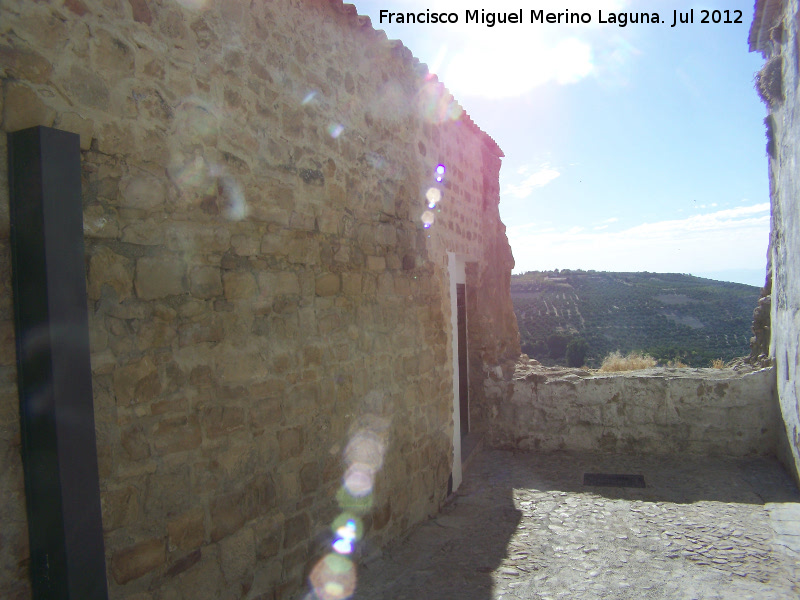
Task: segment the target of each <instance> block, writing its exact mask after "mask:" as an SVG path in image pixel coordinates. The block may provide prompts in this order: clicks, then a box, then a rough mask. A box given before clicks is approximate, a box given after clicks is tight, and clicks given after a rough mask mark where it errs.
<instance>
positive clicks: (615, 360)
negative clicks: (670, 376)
mask: <svg viewBox="0 0 800 600" xmlns="http://www.w3.org/2000/svg"><path fill="white" fill-rule="evenodd" d="M655 366H656V359H655V358H653V357H652V356H650V355H648V354H642V353H641V352H631V353H629V354H628V355H627V356H622V354H620V353H619V352H612V353H611V354H609V355H608V356H606V357H605V358H604V359H603V364H602V365H600V372H601V373H614V372H617V371H637V370H639V369H649V368H650V367H655Z"/></svg>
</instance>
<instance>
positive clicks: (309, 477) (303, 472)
mask: <svg viewBox="0 0 800 600" xmlns="http://www.w3.org/2000/svg"><path fill="white" fill-rule="evenodd" d="M319 485H320V472H319V464H318V463H317V462H316V461H315V462H310V463H307V464H305V465H303V468H302V469H300V491H301V492H303V493H304V494H310V493H312V492H315V491H316V490H317V488H318V487H319Z"/></svg>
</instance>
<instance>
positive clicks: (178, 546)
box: [167, 507, 205, 552]
mask: <svg viewBox="0 0 800 600" xmlns="http://www.w3.org/2000/svg"><path fill="white" fill-rule="evenodd" d="M167 533H168V534H169V538H168V540H169V551H170V552H174V551H175V550H180V551H182V552H189V551H191V550H195V549H197V548H199V547H200V546H201V545H202V544H203V541H204V540H205V526H204V524H203V509H202V508H199V507H196V508H193V509H191V510H189V511H187V512H185V513H183V514H181V515H179V516H177V517H175V518H173V519H171V520H169V521H167Z"/></svg>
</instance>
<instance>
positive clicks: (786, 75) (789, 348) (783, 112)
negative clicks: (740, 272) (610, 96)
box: [750, 0, 800, 481]
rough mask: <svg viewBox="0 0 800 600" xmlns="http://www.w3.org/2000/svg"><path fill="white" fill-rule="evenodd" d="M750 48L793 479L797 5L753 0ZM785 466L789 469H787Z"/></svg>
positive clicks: (798, 205) (799, 79)
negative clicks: (763, 141) (760, 64)
mask: <svg viewBox="0 0 800 600" xmlns="http://www.w3.org/2000/svg"><path fill="white" fill-rule="evenodd" d="M750 50H751V51H752V52H755V51H758V52H761V54H762V55H763V56H764V58H765V59H766V64H765V65H764V68H763V69H762V70H761V71H760V72H759V74H758V76H757V77H756V89H757V90H758V93H759V95H760V96H761V98H762V100H764V103H765V104H766V105H767V110H768V115H767V118H766V119H765V121H764V122H765V124H766V131H767V154H768V156H769V186H770V201H771V204H772V225H771V233H770V247H769V264H770V268H769V270H770V273H769V276H768V279H769V281H770V282H771V283H770V285H771V314H770V321H771V327H770V329H771V333H772V337H771V342H770V356H772V357H773V358H774V361H775V366H776V374H777V375H776V376H777V391H778V397H779V400H780V407H781V413H782V417H783V421H784V424H785V426H786V435H787V438H788V440H789V446H790V449H791V453H792V456H791V457H790V458H789V460H788V462H790V463H793V465H794V469H793V471H794V472H793V475H794V476H795V479H796V480H797V481H800V385H799V384H798V380H797V375H798V367H800V201H799V200H798V199H800V173H799V172H798V166H797V162H798V144H800V115H798V105H799V104H798V100H800V97H798V86H800V5H799V4H798V2H797V0H758V1H757V2H756V12H755V18H754V20H753V24H752V27H751V29H750ZM791 470H792V469H790V471H791Z"/></svg>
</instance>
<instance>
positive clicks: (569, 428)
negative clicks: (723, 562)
mask: <svg viewBox="0 0 800 600" xmlns="http://www.w3.org/2000/svg"><path fill="white" fill-rule="evenodd" d="M486 387H487V394H486V395H487V398H489V399H493V400H487V401H486V402H485V403H484V404H483V406H482V411H481V413H482V414H483V415H484V421H485V423H486V425H487V427H486V431H487V442H488V443H489V444H490V445H492V446H495V447H500V448H512V449H517V450H539V451H543V452H552V451H556V450H574V451H593V452H624V453H643V454H700V455H724V456H746V455H751V454H775V453H776V452H777V451H778V449H779V448H778V444H779V436H778V432H779V428H780V420H779V419H780V416H779V411H778V406H777V400H776V398H775V373H774V369H772V368H767V369H761V370H757V371H749V372H745V373H737V372H736V371H734V370H732V369H719V370H718V369H670V368H653V369H647V370H643V371H631V372H627V373H609V374H603V373H594V374H592V373H590V372H588V371H582V370H579V369H562V368H556V367H551V368H547V367H539V366H533V365H530V364H528V363H527V362H526V361H521V362H519V363H518V364H517V369H516V372H515V374H514V379H513V382H512V384H511V385H510V388H511V389H510V390H509V389H508V386H507V385H506V384H505V383H503V382H502V380H499V381H491V380H489V381H487V385H486Z"/></svg>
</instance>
